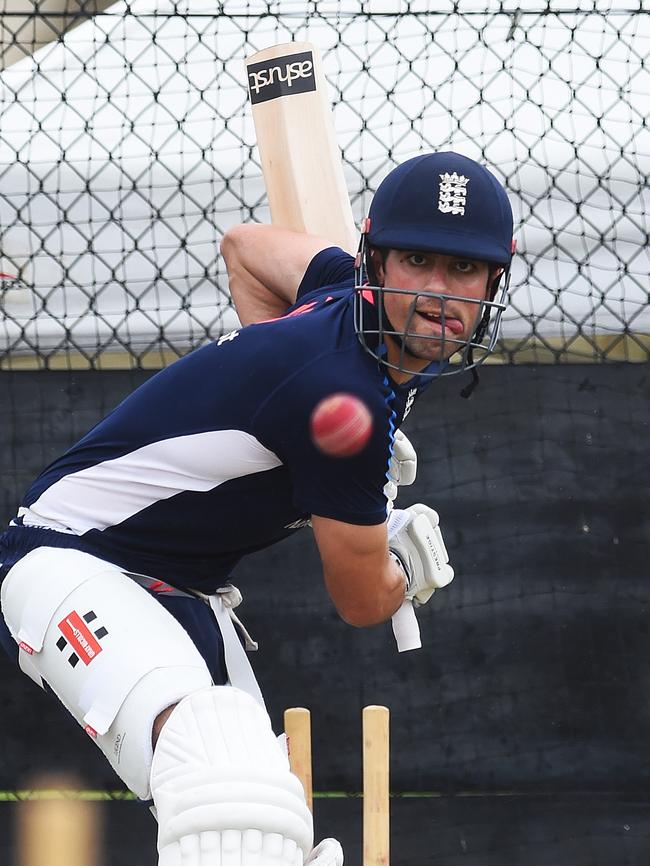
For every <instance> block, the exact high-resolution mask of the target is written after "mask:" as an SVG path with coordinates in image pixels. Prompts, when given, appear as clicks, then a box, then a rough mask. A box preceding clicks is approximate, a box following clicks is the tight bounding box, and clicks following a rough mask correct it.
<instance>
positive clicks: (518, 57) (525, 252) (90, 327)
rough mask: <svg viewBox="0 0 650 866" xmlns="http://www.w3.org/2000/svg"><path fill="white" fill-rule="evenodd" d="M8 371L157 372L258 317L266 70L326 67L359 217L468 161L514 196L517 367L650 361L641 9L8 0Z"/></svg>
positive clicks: (2, 267) (382, 1)
mask: <svg viewBox="0 0 650 866" xmlns="http://www.w3.org/2000/svg"><path fill="white" fill-rule="evenodd" d="M0 3H1V6H0V8H2V17H1V19H0V20H1V26H2V28H3V35H4V39H3V44H2V49H1V52H0V53H1V57H2V67H3V68H2V72H1V73H0V86H1V94H2V96H1V99H2V106H1V112H2V113H1V115H0V118H1V122H0V226H1V227H0V254H1V255H2V260H1V263H0V271H1V273H2V276H1V277H0V304H1V310H0V322H1V326H0V365H1V366H2V367H4V368H8V367H13V368H17V367H21V366H33V365H34V364H35V363H36V364H37V365H38V366H43V367H57V366H78V365H80V366H89V367H96V368H101V367H108V366H124V365H126V366H132V367H156V366H160V365H161V364H164V363H166V362H167V361H168V360H170V359H172V358H174V357H177V356H178V355H180V354H183V353H184V352H186V351H188V350H189V349H192V348H194V347H196V346H198V345H200V344H202V343H203V342H205V341H206V340H209V339H211V338H214V337H216V336H218V335H219V334H221V333H223V332H224V331H227V330H229V329H231V328H232V327H234V326H236V325H237V318H236V315H235V312H234V309H233V306H232V303H231V300H230V296H229V292H228V283H227V275H226V272H225V267H224V265H223V262H222V260H221V259H220V258H219V240H220V238H221V236H222V235H223V233H224V231H225V230H226V229H227V228H228V227H229V226H231V225H233V224H236V223H238V222H241V221H250V220H253V221H262V222H264V221H268V220H269V213H268V207H267V202H266V196H265V190H264V185H263V181H262V176H261V169H260V163H259V158H258V154H257V151H256V147H255V135H254V129H253V124H252V119H251V116H250V110H249V105H248V99H247V92H246V82H245V70H244V62H243V61H244V58H245V57H246V56H248V55H250V54H251V53H253V52H254V51H257V50H259V49H261V48H264V47H266V46H268V45H271V44H273V43H277V42H286V41H290V40H306V41H312V42H314V43H315V44H316V45H317V46H318V47H319V48H320V49H321V51H322V53H323V62H324V69H325V73H326V77H327V79H328V82H329V87H330V93H331V97H332V102H333V111H334V118H335V125H336V130H337V136H338V141H339V144H340V146H341V149H342V153H343V160H344V168H345V176H346V181H347V185H348V189H349V192H350V198H351V201H352V206H353V211H354V215H355V218H356V219H357V220H360V219H361V218H362V217H363V216H364V215H365V212H366V210H367V207H368V204H369V201H370V198H371V196H372V193H373V192H374V190H375V189H376V187H377V185H378V183H379V182H380V181H381V179H382V178H383V177H384V176H385V174H386V173H387V172H388V171H389V170H390V168H391V167H393V166H394V165H395V164H397V163H399V162H402V161H403V160H404V159H406V158H409V157H411V156H414V155H416V154H418V153H421V152H423V151H427V150H444V149H453V150H457V151H460V152H461V153H464V154H466V155H467V156H470V157H472V158H475V159H478V160H480V161H483V162H485V163H486V164H487V165H488V166H490V167H491V168H492V169H493V170H494V172H495V174H496V175H497V176H498V177H499V179H500V180H501V181H503V183H504V184H505V185H506V187H507V189H508V191H509V194H510V198H511V201H512V204H513V209H514V212H515V222H516V236H517V241H518V248H519V254H518V256H517V258H516V261H515V264H514V267H513V278H512V288H511V304H510V309H509V311H508V312H507V313H506V316H505V318H504V324H503V331H502V336H501V339H500V342H499V352H498V355H497V359H500V360H502V361H506V362H514V363H517V362H525V361H531V360H532V361H592V360H594V361H602V360H640V361H646V360H648V357H649V356H650V337H649V336H648V335H649V334H650V309H649V291H648V275H649V272H650V265H649V256H648V225H647V214H648V209H649V208H648V205H649V203H650V194H649V192H648V187H647V170H648V164H649V162H648V161H649V159H650V131H649V130H648V126H647V120H646V111H645V104H646V102H647V93H648V92H650V70H649V69H648V64H647V57H648V54H649V53H650V10H649V9H647V8H644V7H645V2H644V0H640V2H639V3H638V8H636V7H634V8H630V6H629V4H624V3H622V2H621V0H581V2H578V3H577V4H571V5H569V4H567V3H566V2H554V0H548V2H545V3H534V2H532V0H526V2H522V3H520V4H519V5H518V8H517V9H516V10H514V9H509V8H508V7H507V5H506V4H505V3H502V2H495V0H488V2H487V3H485V2H482V3H480V4H479V3H477V2H474V0H467V2H463V3H452V2H448V0H443V2H440V3H438V4H436V10H435V11H432V10H431V9H430V8H429V7H430V5H431V4H429V3H428V2H424V0H422V2H401V3H398V2H387V0H371V2H367V3H364V4H359V3H357V2H347V0H330V2H319V3H317V4H316V3H313V2H308V3H305V2H293V0H283V2H282V3H281V4H280V3H279V2H276V3H270V2H261V0H249V2H248V3H246V4H244V3H242V2H239V0H238V2H223V3H220V4H217V5H216V6H215V4H213V3H207V2H205V0H193V2H191V3H190V2H189V0H179V2H176V3H173V2H165V0H135V2H131V3H117V4H114V5H112V6H107V5H106V4H105V3H102V2H100V0H93V2H90V0H87V2H84V0H78V2H73V0H59V2H56V0H40V2H39V0H36V2H35V3H34V4H30V7H31V6H32V5H33V11H32V12H31V13H30V14H26V12H25V11H24V4H21V3H19V2H18V0H0Z"/></svg>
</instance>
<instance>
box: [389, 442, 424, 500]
mask: <svg viewBox="0 0 650 866" xmlns="http://www.w3.org/2000/svg"><path fill="white" fill-rule="evenodd" d="M417 471H418V456H417V454H416V453H415V448H414V447H413V446H412V445H411V443H410V441H409V440H408V439H407V437H406V436H405V435H404V433H402V431H401V430H396V431H395V436H394V438H393V453H392V455H391V458H390V463H389V466H388V476H389V478H390V479H391V480H392V481H394V482H395V484H397V485H398V486H399V487H405V486H408V485H409V484H413V482H414V481H415V476H416V474H417Z"/></svg>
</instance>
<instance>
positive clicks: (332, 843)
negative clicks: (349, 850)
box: [305, 839, 343, 866]
mask: <svg viewBox="0 0 650 866" xmlns="http://www.w3.org/2000/svg"><path fill="white" fill-rule="evenodd" d="M305 866H343V849H342V848H341V843H340V842H337V841H336V839H323V841H322V842H320V843H319V844H318V845H316V847H315V848H314V849H313V850H312V852H311V854H310V855H309V857H307V859H306V860H305Z"/></svg>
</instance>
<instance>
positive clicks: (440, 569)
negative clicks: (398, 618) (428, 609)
mask: <svg viewBox="0 0 650 866" xmlns="http://www.w3.org/2000/svg"><path fill="white" fill-rule="evenodd" d="M438 524H439V518H438V513H437V512H436V511H434V510H433V508H429V506H428V505H422V504H418V505H411V507H410V508H406V509H398V508H396V509H394V510H393V511H392V513H391V515H390V517H389V519H388V547H389V549H390V551H391V553H392V554H393V555H394V556H396V557H397V559H398V560H399V562H400V565H401V566H402V568H403V570H404V574H405V575H406V594H405V597H406V598H407V599H410V600H412V601H413V603H414V604H415V605H421V604H426V603H427V602H428V601H429V599H430V598H431V596H432V595H433V593H434V592H435V591H436V589H442V587H444V586H447V584H449V583H451V581H452V580H453V579H454V570H453V568H452V567H451V566H450V565H449V555H448V554H447V549H446V547H445V543H444V541H443V540H442V533H441V532H440V528H439V526H438Z"/></svg>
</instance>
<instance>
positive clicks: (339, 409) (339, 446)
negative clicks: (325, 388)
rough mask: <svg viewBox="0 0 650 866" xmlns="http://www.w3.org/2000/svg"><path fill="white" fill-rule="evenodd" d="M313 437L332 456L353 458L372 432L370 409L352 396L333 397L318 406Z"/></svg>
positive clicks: (317, 445)
mask: <svg viewBox="0 0 650 866" xmlns="http://www.w3.org/2000/svg"><path fill="white" fill-rule="evenodd" d="M310 429H311V438H312V440H313V442H314V445H316V447H317V448H319V449H320V450H321V451H322V452H323V453H324V454H327V455H329V456H330V457H352V456H354V455H355V454H358V453H359V452H360V451H361V450H362V449H363V448H364V447H365V445H366V444H367V442H368V440H369V439H370V435H371V433H372V415H371V414H370V410H369V409H368V407H367V406H366V404H365V403H364V402H363V400H360V399H359V398H358V397H355V396H354V395H353V394H344V393H339V394H330V396H329V397H325V399H324V400H321V401H320V403H318V405H317V406H316V408H315V409H314V411H313V412H312V414H311V420H310Z"/></svg>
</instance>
